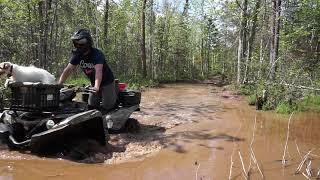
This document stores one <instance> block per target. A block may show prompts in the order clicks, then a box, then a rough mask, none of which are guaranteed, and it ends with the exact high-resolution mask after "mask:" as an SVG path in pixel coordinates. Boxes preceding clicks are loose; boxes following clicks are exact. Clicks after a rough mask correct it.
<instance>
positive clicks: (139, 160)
mask: <svg viewBox="0 0 320 180" xmlns="http://www.w3.org/2000/svg"><path fill="white" fill-rule="evenodd" d="M141 106H142V107H141V112H137V113H136V114H134V117H135V118H136V119H138V120H139V121H140V122H141V123H142V124H143V131H142V132H141V133H139V134H121V135H114V136H113V137H111V144H114V145H115V146H116V145H118V144H122V145H124V146H125V148H126V150H125V151H124V152H115V153H113V157H112V158H111V159H108V160H106V161H105V163H103V164H81V163H75V162H72V161H67V160H59V159H55V158H52V159H50V158H41V157H38V156H34V155H29V154H23V153H19V152H16V151H8V150H7V149H6V148H5V147H2V149H1V150H0V159H1V160H0V179H8V180H10V179H228V178H229V175H230V167H231V166H230V164H231V155H232V154H233V156H232V161H233V166H232V170H231V179H245V178H244V176H243V175H242V171H243V167H242V163H241V161H240V156H239V154H241V157H242V159H243V164H244V169H245V171H248V169H249V166H250V156H249V155H250V144H251V142H252V146H251V147H252V150H253V152H254V155H255V157H256V159H257V162H258V164H259V167H260V169H261V172H262V174H263V175H264V178H265V179H272V180H275V179H305V177H304V176H303V175H302V174H301V173H299V174H297V175H295V171H296V169H297V167H298V166H299V164H300V162H301V161H302V158H303V156H305V154H306V153H307V152H308V151H309V150H310V149H313V151H312V152H311V154H310V156H309V157H310V159H311V166H310V167H312V169H313V172H312V173H313V178H314V179H315V175H316V173H317V171H318V168H320V161H319V159H320V151H319V148H318V147H319V146H318V144H319V141H320V140H319V137H320V134H319V133H320V132H319V131H318V130H319V128H320V127H319V126H320V124H319V123H318V122H317V121H318V119H319V117H320V114H319V113H299V114H294V115H293V117H292V119H291V123H290V133H289V141H288V148H287V152H286V158H285V159H286V162H287V166H286V167H285V168H283V167H282V164H281V160H282V156H283V152H284V146H285V144H286V137H287V127H288V119H289V115H279V114H275V113H272V112H260V111H255V110H254V107H249V106H248V105H247V104H246V102H245V100H244V99H243V98H242V97H238V96H237V95H234V94H232V93H230V92H227V91H222V88H218V87H214V86H210V85H197V84H193V85H192V84H172V85H165V86H163V87H162V88H156V89H148V90H146V91H144V92H143V98H142V104H141ZM255 117H256V127H255V132H254V136H253V129H254V124H255ZM161 127H164V128H165V129H166V131H165V132H164V131H163V128H161ZM253 137H254V140H253V141H252V138H253ZM298 150H299V152H300V154H299V152H298ZM239 152H240V153H239ZM318 155H319V156H318ZM250 167H251V171H250V172H251V173H250V178H249V179H262V175H261V174H260V172H259V170H258V168H257V166H256V165H255V163H254V162H253V161H251V166H250ZM301 172H304V173H305V174H307V172H306V166H305V165H303V167H302V169H301Z"/></svg>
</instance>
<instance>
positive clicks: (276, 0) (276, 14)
mask: <svg viewBox="0 0 320 180" xmlns="http://www.w3.org/2000/svg"><path fill="white" fill-rule="evenodd" d="M280 13H281V0H272V18H271V41H270V75H269V78H270V79H271V80H274V79H275V75H276V66H277V65H276V64H277V62H276V61H277V58H278V51H279V32H280Z"/></svg>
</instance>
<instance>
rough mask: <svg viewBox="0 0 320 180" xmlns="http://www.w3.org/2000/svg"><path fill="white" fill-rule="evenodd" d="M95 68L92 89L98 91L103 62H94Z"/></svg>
mask: <svg viewBox="0 0 320 180" xmlns="http://www.w3.org/2000/svg"><path fill="white" fill-rule="evenodd" d="M94 68H95V70H96V74H95V81H94V87H93V88H94V90H96V91H99V88H100V84H101V81H102V68H103V64H96V65H95V66H94Z"/></svg>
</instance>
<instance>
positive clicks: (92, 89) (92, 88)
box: [89, 87, 99, 93]
mask: <svg viewBox="0 0 320 180" xmlns="http://www.w3.org/2000/svg"><path fill="white" fill-rule="evenodd" d="M89 91H91V92H92V93H98V92H99V88H97V87H89Z"/></svg>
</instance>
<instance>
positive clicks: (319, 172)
mask: <svg viewBox="0 0 320 180" xmlns="http://www.w3.org/2000/svg"><path fill="white" fill-rule="evenodd" d="M316 179H320V168H319V169H318V172H317V176H316Z"/></svg>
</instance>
